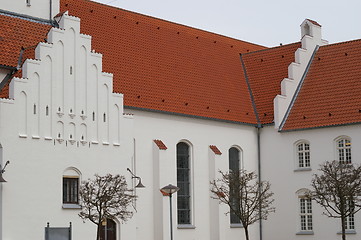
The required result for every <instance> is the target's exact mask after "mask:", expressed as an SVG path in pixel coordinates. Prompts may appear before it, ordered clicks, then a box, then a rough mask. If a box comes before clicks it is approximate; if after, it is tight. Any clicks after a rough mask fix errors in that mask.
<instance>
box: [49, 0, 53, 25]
mask: <svg viewBox="0 0 361 240" xmlns="http://www.w3.org/2000/svg"><path fill="white" fill-rule="evenodd" d="M52 18H53V1H52V0H50V11H49V21H50V22H52V21H51V19H52Z"/></svg>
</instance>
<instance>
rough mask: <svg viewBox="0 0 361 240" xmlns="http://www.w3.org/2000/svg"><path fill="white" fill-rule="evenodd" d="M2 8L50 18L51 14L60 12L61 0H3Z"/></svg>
mask: <svg viewBox="0 0 361 240" xmlns="http://www.w3.org/2000/svg"><path fill="white" fill-rule="evenodd" d="M50 6H51V7H50ZM1 9H3V10H6V11H10V12H14V13H19V14H22V15H28V16H32V17H37V18H42V19H50V15H52V17H54V16H55V15H56V14H58V13H59V0H17V1H1ZM50 11H51V12H50Z"/></svg>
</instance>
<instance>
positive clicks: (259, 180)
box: [256, 124, 263, 240]
mask: <svg viewBox="0 0 361 240" xmlns="http://www.w3.org/2000/svg"><path fill="white" fill-rule="evenodd" d="M261 128H262V125H261V124H257V126H256V129H257V163H258V182H261V181H262V177H261ZM261 210H262V209H261V205H259V215H260V219H259V239H260V240H262V237H263V235H262V218H261Z"/></svg>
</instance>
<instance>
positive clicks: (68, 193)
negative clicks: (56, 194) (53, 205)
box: [63, 177, 79, 204]
mask: <svg viewBox="0 0 361 240" xmlns="http://www.w3.org/2000/svg"><path fill="white" fill-rule="evenodd" d="M78 193H79V178H65V177H64V178H63V203H71V204H78V202H79V197H78Z"/></svg>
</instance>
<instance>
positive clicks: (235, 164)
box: [228, 147, 241, 224]
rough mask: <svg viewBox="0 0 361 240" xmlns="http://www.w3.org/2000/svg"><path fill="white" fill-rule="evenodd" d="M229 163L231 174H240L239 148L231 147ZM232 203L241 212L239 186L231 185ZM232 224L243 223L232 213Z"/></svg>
mask: <svg viewBox="0 0 361 240" xmlns="http://www.w3.org/2000/svg"><path fill="white" fill-rule="evenodd" d="M228 163H229V172H239V170H240V151H239V149H238V148H235V147H231V148H230V149H229V150H228ZM229 188H230V189H229V190H230V191H229V192H230V201H231V204H232V205H233V208H234V209H236V211H239V207H240V206H239V205H240V199H239V198H238V197H237V196H238V195H239V194H238V191H239V188H237V186H233V185H230V186H229ZM230 222H231V224H239V223H240V222H241V221H240V219H239V217H238V216H237V215H236V214H235V213H234V212H231V213H230Z"/></svg>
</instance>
